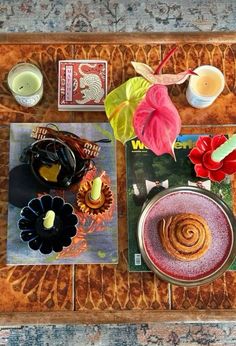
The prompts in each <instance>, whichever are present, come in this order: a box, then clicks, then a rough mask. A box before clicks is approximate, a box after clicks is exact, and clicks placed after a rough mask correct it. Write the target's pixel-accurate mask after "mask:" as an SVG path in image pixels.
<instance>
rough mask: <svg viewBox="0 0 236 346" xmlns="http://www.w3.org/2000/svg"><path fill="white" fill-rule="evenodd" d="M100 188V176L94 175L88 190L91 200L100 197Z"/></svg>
mask: <svg viewBox="0 0 236 346" xmlns="http://www.w3.org/2000/svg"><path fill="white" fill-rule="evenodd" d="M101 189H102V179H101V178H100V177H96V178H95V179H94V180H93V184H92V189H91V192H90V198H91V199H92V200H93V201H97V200H99V199H100V197H101Z"/></svg>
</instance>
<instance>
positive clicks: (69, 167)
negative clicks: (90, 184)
mask: <svg viewBox="0 0 236 346" xmlns="http://www.w3.org/2000/svg"><path fill="white" fill-rule="evenodd" d="M25 157H26V158H25ZM22 158H23V159H22V160H23V161H24V160H27V162H28V163H29V165H30V167H31V171H32V173H33V175H34V177H35V178H36V179H37V180H38V182H39V183H40V184H43V185H44V186H45V187H47V188H54V189H58V188H59V189H61V188H62V189H65V188H68V187H69V186H70V185H72V184H74V183H76V182H78V181H80V180H81V178H82V177H83V175H84V174H85V173H86V171H87V170H88V168H89V165H90V160H85V159H82V158H81V157H80V155H79V153H75V152H74V151H73V150H72V149H71V148H70V147H69V146H68V145H67V144H66V143H65V142H63V141H61V140H59V139H55V138H44V139H40V140H37V141H35V142H34V143H33V144H32V145H31V146H30V147H28V148H26V149H25V151H24V153H23V155H22Z"/></svg>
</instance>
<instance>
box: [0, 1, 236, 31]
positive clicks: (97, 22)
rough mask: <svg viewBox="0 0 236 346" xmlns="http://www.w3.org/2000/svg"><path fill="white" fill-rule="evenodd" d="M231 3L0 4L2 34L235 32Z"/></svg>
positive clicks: (234, 8) (234, 4) (235, 5)
mask: <svg viewBox="0 0 236 346" xmlns="http://www.w3.org/2000/svg"><path fill="white" fill-rule="evenodd" d="M235 15H236V2H235V1H234V0H227V1H220V0H208V1H204V0H192V1H188V0H178V1H177V0H175V1H170V0H167V1H155V0H137V1H133V0H103V1H102V0H83V1H82V0H80V1H78V0H67V1H64V0H56V1H55V0H54V1H52V0H8V1H3V0H2V1H0V31H3V32H4V31H31V32H33V31H44V32H49V31H50V32H51V31H53V32H54V31H83V32H86V31H103V32H108V31H112V32H115V31H128V32H132V31H150V32H151V31H160V32H163V31H221V30H222V31H224V30H234V28H235Z"/></svg>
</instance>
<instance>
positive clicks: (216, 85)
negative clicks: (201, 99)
mask: <svg viewBox="0 0 236 346" xmlns="http://www.w3.org/2000/svg"><path fill="white" fill-rule="evenodd" d="M197 73H198V76H192V77H191V88H192V90H193V92H194V93H196V94H198V95H200V96H208V97H210V96H214V95H217V94H218V93H219V90H220V89H221V87H222V79H221V78H220V76H219V74H218V73H217V72H215V71H211V70H207V69H202V70H201V71H199V72H197Z"/></svg>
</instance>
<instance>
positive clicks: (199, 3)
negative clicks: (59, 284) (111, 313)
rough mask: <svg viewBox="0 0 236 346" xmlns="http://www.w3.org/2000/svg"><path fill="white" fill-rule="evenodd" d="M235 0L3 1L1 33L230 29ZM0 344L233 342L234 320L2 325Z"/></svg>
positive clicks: (0, 6) (120, 345)
mask: <svg viewBox="0 0 236 346" xmlns="http://www.w3.org/2000/svg"><path fill="white" fill-rule="evenodd" d="M235 18H236V1H234V0H221V1H216V0H208V1H207V0H192V1H190V0H189V1H188V0H179V1H167V0H166V1H165V2H164V1H155V0H137V1H134V0H120V1H119V0H106V1H102V0H84V1H77V0H67V1H64V0H57V1H53V0H8V1H7V0H1V1H0V32H19V31H21V32H22V31H23V32H26V31H28V32H37V31H43V32H58V31H70V32H75V31H77V32H82V31H83V32H99V31H103V32H108V31H109V32H117V31H123V32H134V31H139V32H141V31H146V32H153V31H158V32H162V31H165V32H167V31H234V30H236V22H235ZM0 345H12V346H16V345H17V346H18V345H19V346H20V345H24V346H28V345H30V346H33V345H37V346H41V345H69V346H73V345H83V346H87V345H88V346H89V345H95V346H113V345H115V346H126V345H127V346H128V345H130V346H135V345H140V346H149V345H150V346H151V345H152V346H153V345H189V346H191V345H192V346H195V345H196V346H197V345H217V346H220V345H236V324H235V323H218V324H215V323H204V324H201V323H193V324H188V323H181V324H176V323H170V324H164V325H163V324H160V323H150V324H146V323H145V324H130V325H76V326H75V325H68V326H67V325H49V326H15V327H11V328H10V327H7V326H2V327H1V328H0Z"/></svg>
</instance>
